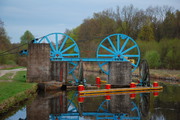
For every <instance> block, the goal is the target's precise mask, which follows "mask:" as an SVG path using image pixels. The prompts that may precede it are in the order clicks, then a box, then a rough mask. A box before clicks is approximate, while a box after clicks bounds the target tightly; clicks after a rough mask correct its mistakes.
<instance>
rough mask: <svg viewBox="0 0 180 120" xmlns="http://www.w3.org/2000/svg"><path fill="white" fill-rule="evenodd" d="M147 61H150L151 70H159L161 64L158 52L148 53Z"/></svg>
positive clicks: (146, 55)
mask: <svg viewBox="0 0 180 120" xmlns="http://www.w3.org/2000/svg"><path fill="white" fill-rule="evenodd" d="M145 59H146V60H147V61H148V64H149V66H150V68H158V67H159V66H160V65H161V63H160V55H159V53H158V52H157V51H154V50H152V51H147V52H146V54H145Z"/></svg>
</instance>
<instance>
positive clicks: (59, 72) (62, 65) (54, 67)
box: [51, 61, 68, 83]
mask: <svg viewBox="0 0 180 120" xmlns="http://www.w3.org/2000/svg"><path fill="white" fill-rule="evenodd" d="M67 74H68V73H67V62H62V61H51V80H53V81H60V82H64V83H65V82H66V81H67Z"/></svg>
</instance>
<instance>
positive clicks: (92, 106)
mask: <svg viewBox="0 0 180 120" xmlns="http://www.w3.org/2000/svg"><path fill="white" fill-rule="evenodd" d="M160 85H161V86H163V87H164V89H163V92H161V93H159V96H158V97H154V96H153V93H143V94H142V93H141V94H137V93H136V95H135V94H130V95H129V94H125V95H110V96H98V97H97V96H96V97H90V96H89V97H84V98H83V97H82V96H81V97H82V98H81V99H80V97H78V94H77V93H76V92H75V91H67V92H58V93H57V92H55V93H44V94H40V95H38V96H37V98H36V99H34V101H32V103H29V104H28V105H26V108H24V109H23V112H22V110H19V111H18V112H17V113H16V114H14V115H13V116H10V117H9V118H7V119H6V120H11V119H12V120H14V118H15V119H19V120H20V119H21V120H25V119H27V120H49V119H52V120H56V117H57V119H58V118H60V117H61V118H67V119H74V120H78V119H81V120H94V119H100V118H102V119H105V118H106V119H107V118H108V117H111V118H112V119H114V118H118V117H119V116H121V120H122V119H125V118H123V115H124V117H126V119H127V117H131V118H133V117H137V119H141V120H178V119H179V118H180V114H179V112H180V108H179V106H180V96H179V91H180V86H179V85H169V84H162V83H161V84H160ZM134 97H135V98H134ZM130 98H131V99H130ZM133 98H134V99H133ZM136 108H137V109H136ZM70 114H71V115H70ZM67 115H69V116H67ZM72 115H73V116H72ZM99 116H100V117H99ZM103 117H105V118H103ZM113 117H114V118H113ZM5 118H6V117H5V116H3V117H2V118H0V119H5Z"/></svg>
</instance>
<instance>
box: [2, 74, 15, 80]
mask: <svg viewBox="0 0 180 120" xmlns="http://www.w3.org/2000/svg"><path fill="white" fill-rule="evenodd" d="M12 75H13V73H6V74H5V75H3V76H1V77H0V80H10V79H11V76H12Z"/></svg>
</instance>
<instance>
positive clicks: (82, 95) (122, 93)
mask: <svg viewBox="0 0 180 120" xmlns="http://www.w3.org/2000/svg"><path fill="white" fill-rule="evenodd" d="M161 91H162V90H146V91H128V92H114V93H112V92H111V93H97V94H96V93H94V94H80V95H79V96H81V97H88V96H89V97H90V96H106V95H124V94H135V93H136V94H138V93H150V92H161Z"/></svg>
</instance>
